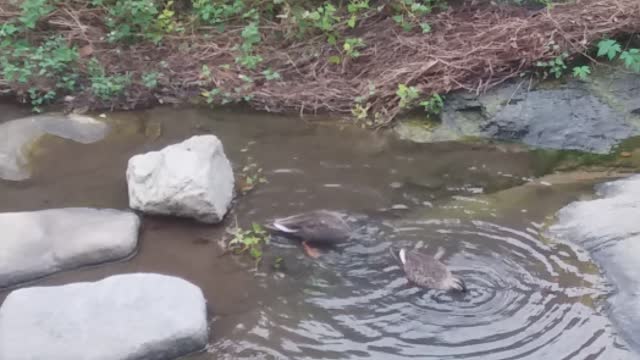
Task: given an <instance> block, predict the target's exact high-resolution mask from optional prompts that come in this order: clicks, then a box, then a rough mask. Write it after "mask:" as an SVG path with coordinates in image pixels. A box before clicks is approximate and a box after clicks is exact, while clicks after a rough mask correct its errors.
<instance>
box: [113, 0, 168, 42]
mask: <svg viewBox="0 0 640 360" xmlns="http://www.w3.org/2000/svg"><path fill="white" fill-rule="evenodd" d="M158 13H159V11H158V8H157V7H156V4H155V2H154V1H153V0H117V1H116V2H115V4H113V5H112V6H110V7H109V12H108V16H107V18H106V24H107V27H108V28H109V29H110V31H109V34H108V39H109V40H110V41H112V42H115V41H133V40H137V39H139V38H144V39H148V40H151V41H153V42H156V43H157V42H159V41H160V40H161V39H162V33H161V29H160V28H159V27H158V24H157V23H156V17H157V16H158Z"/></svg>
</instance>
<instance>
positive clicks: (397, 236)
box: [214, 220, 631, 359]
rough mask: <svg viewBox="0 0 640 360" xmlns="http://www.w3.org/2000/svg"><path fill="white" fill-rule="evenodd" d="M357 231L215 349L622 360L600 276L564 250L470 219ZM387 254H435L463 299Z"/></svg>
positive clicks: (529, 234)
mask: <svg viewBox="0 0 640 360" xmlns="http://www.w3.org/2000/svg"><path fill="white" fill-rule="evenodd" d="M354 221H355V222H361V220H354ZM361 223H363V224H369V225H366V226H362V227H361V228H360V231H359V233H358V237H357V239H356V240H355V241H354V242H353V243H352V244H349V245H347V246H344V247H343V248H341V249H338V250H337V251H330V252H328V253H326V254H325V256H323V257H322V258H320V259H319V260H318V261H317V262H315V263H314V262H311V261H309V263H308V267H307V268H305V270H304V271H302V272H299V271H298V272H297V274H295V276H292V277H291V278H290V280H288V281H289V283H288V286H289V290H288V291H289V292H290V293H288V294H287V295H283V296H282V297H281V298H280V299H279V300H278V301H275V302H272V303H270V304H264V306H263V307H261V308H260V309H256V314H255V315H256V319H255V323H253V324H251V325H248V326H247V331H246V332H243V333H242V336H239V337H240V338H242V339H243V341H242V342H232V343H230V342H228V341H227V342H225V345H224V346H223V344H222V343H218V344H216V345H214V348H216V350H220V349H221V348H223V347H224V348H225V350H226V351H227V352H230V353H234V354H235V356H236V357H235V358H242V357H243V356H246V357H247V358H250V357H251V355H250V353H252V352H255V351H257V349H263V351H259V353H262V354H269V355H268V356H267V357H266V358H291V359H293V358H295V359H302V358H323V359H356V358H362V359H365V358H366V359H401V358H416V359H425V358H429V359H544V358H545V357H548V358H549V359H596V358H601V359H613V358H615V359H628V358H631V355H630V353H629V352H627V351H626V350H625V349H624V348H623V346H622V345H617V343H616V341H617V340H616V334H615V331H614V330H613V329H612V327H611V325H610V322H609V320H608V319H607V317H606V316H605V315H603V314H602V313H601V311H600V310H601V309H599V306H600V304H601V303H603V302H602V301H601V300H602V297H603V296H604V295H606V289H605V287H604V286H603V284H601V283H600V277H599V275H598V273H597V270H595V269H594V267H593V265H592V264H591V263H590V262H589V261H588V259H584V258H583V257H581V256H580V254H579V253H577V252H578V251H579V250H577V249H574V248H572V247H571V246H570V245H565V244H551V245H545V244H544V242H542V241H541V240H540V239H539V238H538V236H537V233H536V230H535V229H533V228H532V229H529V230H528V231H526V232H523V231H518V230H514V229H511V228H507V227H503V226H500V225H497V224H492V223H487V222H479V221H477V222H461V221H457V220H448V221H435V220H430V221H406V220H405V221H403V222H394V223H378V224H377V225H371V224H370V222H368V223H367V222H361ZM391 246H394V247H397V246H406V247H424V248H425V249H424V251H427V252H431V253H433V254H438V255H439V256H441V260H442V261H443V262H445V263H446V264H448V266H449V267H450V269H451V270H452V272H454V273H456V274H457V275H459V276H461V277H463V278H464V280H465V282H466V283H467V286H468V289H469V291H468V292H467V293H464V294H455V293H447V292H443V291H436V290H423V289H419V288H416V287H414V286H411V285H409V284H408V282H407V280H406V279H405V278H404V274H403V272H402V270H401V268H400V267H399V264H398V263H397V261H396V260H395V259H394V257H393V256H392V255H391V253H390V251H389V249H390V247H391ZM283 249H286V250H285V251H288V252H290V253H291V255H292V256H294V255H295V254H296V253H297V252H296V251H295V250H292V249H290V248H283ZM298 261H300V260H298ZM303 273H304V274H303ZM248 339H251V340H248ZM254 355H255V353H254Z"/></svg>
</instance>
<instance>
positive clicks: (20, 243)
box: [0, 208, 140, 359]
mask: <svg viewBox="0 0 640 360" xmlns="http://www.w3.org/2000/svg"><path fill="white" fill-rule="evenodd" d="M139 225H140V221H139V219H138V217H137V216H136V215H135V214H133V213H131V212H124V211H118V210H111V209H89V208H64V209H50V210H41V211H33V212H13V213H0V229H2V240H1V241H0V288H1V287H5V286H9V285H14V284H17V283H20V282H23V281H28V280H32V279H36V278H38V277H42V276H46V275H49V274H52V273H55V272H58V271H61V270H69V269H74V268H78V267H81V266H85V265H90V264H98V263H102V262H107V261H113V260H118V259H122V258H124V257H126V256H128V255H130V254H131V253H133V251H134V250H135V248H136V244H137V240H138V227H139ZM0 359H2V357H0Z"/></svg>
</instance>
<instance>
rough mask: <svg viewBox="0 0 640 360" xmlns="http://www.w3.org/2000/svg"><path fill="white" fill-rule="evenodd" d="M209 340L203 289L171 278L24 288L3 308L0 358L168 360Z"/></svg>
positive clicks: (121, 277) (124, 277)
mask: <svg viewBox="0 0 640 360" xmlns="http://www.w3.org/2000/svg"><path fill="white" fill-rule="evenodd" d="M207 340H208V328H207V311H206V301H205V299H204V296H203V294H202V291H201V290H200V288H198V287H197V286H195V285H193V284H191V283H189V282H187V281H185V280H182V279H180V278H176V277H172V276H165V275H159V274H126V275H116V276H112V277H109V278H106V279H104V280H101V281H98V282H94V283H74V284H69V285H64V286H54V287H32V288H24V289H19V290H15V291H13V292H11V293H10V294H9V296H8V297H7V298H6V300H5V301H4V303H3V304H2V307H0V359H2V360H44V359H46V360H138V359H140V360H142V359H145V360H150V359H153V360H164V359H174V358H176V357H178V356H182V355H185V354H188V353H191V352H194V351H198V350H201V349H204V347H205V346H206V344H207Z"/></svg>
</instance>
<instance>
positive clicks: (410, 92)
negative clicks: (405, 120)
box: [396, 84, 420, 108]
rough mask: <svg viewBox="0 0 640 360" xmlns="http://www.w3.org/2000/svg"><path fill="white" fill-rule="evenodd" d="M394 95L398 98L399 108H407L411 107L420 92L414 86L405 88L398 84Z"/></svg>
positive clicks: (405, 86)
mask: <svg viewBox="0 0 640 360" xmlns="http://www.w3.org/2000/svg"><path fill="white" fill-rule="evenodd" d="M396 95H398V97H399V98H400V107H401V108H407V107H409V106H411V105H412V104H413V103H414V101H415V100H417V99H418V97H419V96H420V90H418V89H417V88H416V87H415V86H407V85H405V84H399V85H398V90H396Z"/></svg>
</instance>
